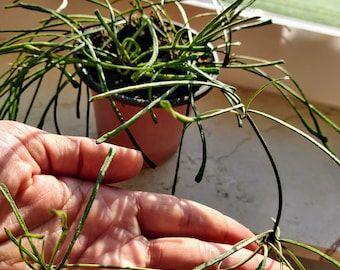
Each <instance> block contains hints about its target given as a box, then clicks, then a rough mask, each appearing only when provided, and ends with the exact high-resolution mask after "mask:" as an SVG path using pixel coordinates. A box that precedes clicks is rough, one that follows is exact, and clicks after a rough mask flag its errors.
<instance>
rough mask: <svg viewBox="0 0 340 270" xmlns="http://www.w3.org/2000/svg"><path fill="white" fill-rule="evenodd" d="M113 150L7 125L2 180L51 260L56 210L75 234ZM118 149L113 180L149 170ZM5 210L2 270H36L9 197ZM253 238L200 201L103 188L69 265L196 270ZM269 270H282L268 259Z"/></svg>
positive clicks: (0, 141)
mask: <svg viewBox="0 0 340 270" xmlns="http://www.w3.org/2000/svg"><path fill="white" fill-rule="evenodd" d="M110 147H113V146H112V145H109V144H100V145H97V144H96V143H95V142H94V141H93V140H91V139H88V138H82V137H67V136H60V135H53V134H49V133H47V132H44V131H41V130H38V129H36V128H32V127H30V126H27V125H24V124H20V123H17V122H11V121H0V153H1V160H0V181H1V182H2V183H5V184H6V185H7V187H8V189H9V190H10V192H11V194H12V196H13V198H14V200H15V202H16V204H17V206H18V208H19V211H20V213H21V214H22V216H23V217H24V220H25V222H26V224H27V226H28V228H29V230H30V231H31V232H32V233H35V234H44V235H45V236H46V245H45V257H46V261H48V256H49V255H50V254H51V250H52V248H53V246H54V244H55V241H56V240H57V238H58V237H59V234H60V228H61V227H60V226H61V225H60V218H58V217H56V216H55V215H52V214H51V212H50V210H51V209H58V210H64V211H65V212H66V214H67V217H68V225H69V229H70V232H73V231H74V229H75V227H76V225H77V224H78V221H79V219H80V217H81V213H82V210H83V209H84V207H85V205H86V203H87V200H88V198H89V196H90V193H91V190H92V188H93V182H94V181H95V180H96V178H97V175H98V171H99V169H100V167H101V165H102V162H103V161H104V159H105V157H106V155H107V153H108V150H109V148H110ZM114 148H115V151H116V155H115V157H114V159H113V161H112V163H111V166H110V167H109V169H108V171H107V173H106V175H105V179H104V182H105V183H115V182H118V181H122V180H125V179H128V178H131V177H133V176H135V175H136V174H137V173H138V172H139V170H140V169H141V167H142V162H143V161H142V157H141V154H140V153H139V152H137V151H134V150H129V149H125V148H120V147H114ZM0 205H1V207H0V269H28V268H27V267H26V265H25V264H24V263H23V262H22V260H21V258H20V256H19V253H18V251H17V250H18V249H17V247H15V245H14V244H13V243H12V242H11V241H9V240H8V238H7V236H6V235H5V233H4V230H3V228H5V227H6V228H8V229H10V230H11V232H12V233H13V234H14V235H15V236H16V237H19V236H20V234H21V231H20V229H19V225H18V223H17V221H16V219H15V218H14V216H13V214H12V212H11V209H10V207H9V205H8V203H7V202H6V200H5V199H4V197H3V196H2V195H1V194H0ZM71 235H72V233H70V235H69V236H68V237H67V238H66V240H65V244H64V245H63V246H62V248H61V253H60V254H59V256H57V259H56V263H57V262H58V260H60V258H61V256H62V254H63V251H65V249H66V246H67V244H68V243H69V241H70V238H71ZM252 236H253V234H252V233H251V232H250V230H249V229H247V228H246V227H245V226H243V225H241V224H239V223H238V222H236V221H235V220H233V219H231V218H229V217H227V216H225V215H223V214H221V213H219V212H217V211H215V210H213V209H211V208H209V207H206V206H203V205H201V204H198V203H195V202H193V201H189V200H185V199H180V198H177V197H174V196H170V195H164V194H155V193H147V192H135V191H129V190H124V189H119V188H115V187H113V186H107V185H102V186H101V187H100V189H99V191H98V194H97V197H96V200H95V202H94V204H93V207H92V208H91V211H90V214H89V216H88V219H87V221H86V224H85V227H84V229H83V231H82V233H81V235H80V237H79V239H78V241H77V243H76V245H75V246H74V249H73V251H72V253H71V256H70V257H69V259H68V261H67V263H100V264H106V265H124V266H139V267H149V268H157V269H192V268H193V267H194V266H196V265H199V264H201V263H202V262H204V261H205V260H208V259H211V258H214V257H216V256H218V255H220V254H221V253H223V252H225V251H226V250H228V249H229V248H230V245H231V244H234V243H236V242H238V241H240V240H242V239H245V238H249V237H252ZM248 248H249V249H254V248H256V246H255V244H254V245H252V246H249V247H248ZM249 252H250V251H249V250H246V249H245V250H243V251H242V252H238V253H237V254H236V255H235V256H234V257H232V258H230V259H228V260H226V261H225V262H224V264H223V267H225V266H227V265H231V264H234V263H237V262H238V261H240V260H242V258H245V256H247V254H249ZM260 260H261V258H260V255H258V257H255V258H254V259H252V260H251V261H250V262H248V263H247V264H246V265H245V266H244V267H243V268H238V269H255V268H256V266H257V265H258V262H259V261H260ZM78 269H79V268H78ZM266 269H280V268H279V264H278V263H276V262H274V261H268V266H267V268H266Z"/></svg>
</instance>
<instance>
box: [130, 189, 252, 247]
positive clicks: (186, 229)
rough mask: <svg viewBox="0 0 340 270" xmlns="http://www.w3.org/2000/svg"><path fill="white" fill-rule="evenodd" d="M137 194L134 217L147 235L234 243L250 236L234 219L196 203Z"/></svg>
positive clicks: (166, 196)
mask: <svg viewBox="0 0 340 270" xmlns="http://www.w3.org/2000/svg"><path fill="white" fill-rule="evenodd" d="M137 196H138V204H139V212H138V220H139V223H140V226H141V229H142V231H143V234H145V235H147V236H149V237H155V238H156V237H164V236H186V237H193V238H198V239H201V240H205V241H210V242H218V243H227V244H234V243H237V242H239V241H240V240H242V239H245V238H250V237H252V236H253V233H252V232H251V231H250V230H249V229H248V228H246V227H245V226H243V225H241V224H240V223H238V222H237V221H235V220H234V219H232V218H229V217H227V216H225V215H223V214H221V213H220V212H218V211H216V210H214V209H212V208H209V207H207V206H204V205H201V204H199V203H195V202H192V201H189V200H185V199H179V198H176V197H174V196H168V195H160V194H152V193H143V192H140V193H138V194H137ZM161 217H163V218H161ZM250 248H251V249H255V248H256V245H255V244H253V245H251V247H250Z"/></svg>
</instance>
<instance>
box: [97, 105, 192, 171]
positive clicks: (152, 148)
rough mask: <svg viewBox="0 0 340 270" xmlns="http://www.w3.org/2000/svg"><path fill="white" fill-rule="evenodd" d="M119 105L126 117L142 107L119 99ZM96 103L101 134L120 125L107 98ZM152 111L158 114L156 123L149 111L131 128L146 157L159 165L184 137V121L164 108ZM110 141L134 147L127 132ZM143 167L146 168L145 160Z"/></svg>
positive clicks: (184, 109) (181, 108)
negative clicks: (178, 119)
mask: <svg viewBox="0 0 340 270" xmlns="http://www.w3.org/2000/svg"><path fill="white" fill-rule="evenodd" d="M116 105H117V108H118V109H119V111H120V112H121V114H122V116H123V118H124V119H126V120H127V119H130V118H131V117H132V116H134V115H135V114H136V113H137V112H139V111H140V110H141V107H138V106H135V105H131V104H127V103H123V102H119V101H116ZM93 106H94V112H95V118H96V125H97V131H98V135H99V136H101V135H103V134H105V133H107V132H108V131H111V130H112V129H114V128H116V127H118V126H119V125H120V121H119V119H118V117H117V116H116V115H115V113H114V112H113V109H112V107H111V104H110V102H109V101H108V99H100V100H96V101H95V102H94V103H93ZM186 107H187V106H186V105H180V106H176V110H177V111H178V112H180V113H183V114H185V111H186ZM153 112H154V113H155V115H156V117H157V123H154V121H153V119H152V118H151V115H150V114H149V113H146V114H145V115H143V116H142V117H141V118H140V119H138V120H137V121H136V122H135V123H133V124H132V125H131V126H130V127H129V130H130V132H131V133H132V134H133V137H134V139H135V140H136V142H137V144H138V145H139V146H140V147H141V149H142V150H143V152H144V153H145V154H146V155H147V157H148V158H149V159H151V160H152V162H154V163H155V164H156V165H160V164H162V163H163V162H165V161H166V160H168V159H169V158H170V157H171V156H172V155H173V154H174V153H175V152H176V150H177V148H178V146H179V143H180V140H181V134H182V128H183V124H182V123H181V122H179V121H177V120H176V119H175V118H173V117H172V116H171V115H170V113H168V112H167V111H165V110H164V109H162V108H154V109H153ZM109 142H110V143H113V144H115V145H121V146H125V147H129V148H134V146H133V144H132V142H131V140H130V138H129V136H128V135H127V132H126V131H123V132H120V133H119V134H118V135H116V136H115V137H113V138H112V139H111V140H110V141H109ZM144 167H147V164H146V163H144Z"/></svg>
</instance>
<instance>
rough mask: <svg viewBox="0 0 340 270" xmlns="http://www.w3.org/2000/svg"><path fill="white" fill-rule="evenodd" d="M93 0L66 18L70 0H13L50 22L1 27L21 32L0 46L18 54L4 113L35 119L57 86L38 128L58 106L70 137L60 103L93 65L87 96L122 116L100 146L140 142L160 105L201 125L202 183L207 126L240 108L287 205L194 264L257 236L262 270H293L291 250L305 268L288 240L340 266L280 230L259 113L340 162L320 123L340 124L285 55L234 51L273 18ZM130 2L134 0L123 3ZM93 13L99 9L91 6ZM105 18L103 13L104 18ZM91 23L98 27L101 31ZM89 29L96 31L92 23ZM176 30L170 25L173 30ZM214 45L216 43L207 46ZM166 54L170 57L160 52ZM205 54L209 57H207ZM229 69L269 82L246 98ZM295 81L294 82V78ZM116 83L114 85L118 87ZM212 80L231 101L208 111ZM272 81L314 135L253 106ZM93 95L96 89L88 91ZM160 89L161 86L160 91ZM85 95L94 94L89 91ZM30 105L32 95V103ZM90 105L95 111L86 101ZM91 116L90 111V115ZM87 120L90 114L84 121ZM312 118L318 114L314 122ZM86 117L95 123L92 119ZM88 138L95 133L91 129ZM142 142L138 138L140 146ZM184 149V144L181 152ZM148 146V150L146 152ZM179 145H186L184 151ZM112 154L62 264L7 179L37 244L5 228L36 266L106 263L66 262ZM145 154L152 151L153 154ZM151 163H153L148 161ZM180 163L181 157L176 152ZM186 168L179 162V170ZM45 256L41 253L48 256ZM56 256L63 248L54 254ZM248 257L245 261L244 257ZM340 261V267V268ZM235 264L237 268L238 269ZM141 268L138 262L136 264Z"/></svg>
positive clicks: (4, 88)
mask: <svg viewBox="0 0 340 270" xmlns="http://www.w3.org/2000/svg"><path fill="white" fill-rule="evenodd" d="M84 1H85V0H84ZM86 2H89V3H91V4H92V5H93V9H94V11H93V12H92V13H90V14H81V15H80V14H67V13H66V12H64V11H65V10H66V9H64V8H65V7H66V6H67V5H66V4H67V1H63V4H65V5H61V6H60V7H59V8H57V9H53V8H46V7H43V6H40V5H34V4H26V3H23V2H20V1H14V3H13V5H10V6H8V7H7V8H10V9H14V8H20V9H24V10H26V11H34V12H36V13H37V14H42V15H45V16H46V18H45V19H42V20H41V21H40V24H39V25H38V26H37V27H35V28H33V29H30V30H26V29H14V30H13V29H7V30H4V29H2V30H1V32H3V33H4V32H6V33H7V34H8V33H12V34H13V35H12V36H11V37H10V38H8V39H6V40H5V41H2V42H1V43H0V57H1V56H2V55H10V54H13V56H14V60H13V61H12V64H11V65H10V67H9V69H8V70H6V71H5V72H4V73H3V74H2V75H1V77H0V79H1V82H2V83H1V85H0V95H1V97H2V98H3V102H2V103H1V107H0V119H6V118H8V119H12V120H17V121H23V122H27V121H28V119H29V116H30V113H31V110H32V108H33V107H34V104H35V102H36V96H37V94H38V93H39V92H41V91H49V92H50V97H51V98H50V100H48V101H47V102H46V108H45V109H44V110H43V111H42V112H41V117H40V119H39V121H38V123H37V126H38V127H40V128H43V127H44V123H45V121H46V116H47V114H48V112H49V111H50V110H52V111H53V112H52V113H53V114H54V116H55V117H54V120H55V126H56V130H57V132H58V133H62V131H61V129H60V125H61V123H59V121H58V117H57V112H58V110H60V109H61V108H59V107H58V99H59V96H60V95H61V93H62V92H64V91H69V88H70V87H69V86H70V85H71V86H72V87H74V88H76V89H79V98H80V95H81V94H83V93H82V92H83V91H85V90H84V87H81V86H82V84H83V82H84V81H85V82H86V80H87V79H86V77H87V75H89V74H90V73H89V71H91V73H92V72H94V74H95V75H94V77H96V79H97V83H98V84H99V86H100V91H99V93H98V94H96V95H95V96H93V97H91V98H90V99H89V103H88V104H90V102H96V100H99V99H104V98H106V99H108V100H109V101H110V102H111V106H112V109H113V111H114V112H115V114H116V115H117V116H118V117H119V118H120V122H121V125H119V126H118V127H116V128H114V129H113V130H111V131H109V132H107V133H106V134H104V135H103V136H101V137H100V138H98V139H97V141H98V143H101V142H104V141H106V140H109V139H111V138H112V137H114V136H116V135H117V134H119V133H120V132H123V131H127V132H128V133H129V135H130V138H131V140H132V141H133V137H134V135H133V134H131V133H130V132H129V127H130V126H131V125H132V124H133V123H134V122H136V121H137V120H138V119H139V118H140V117H142V116H143V115H145V114H150V115H151V116H152V117H153V118H154V121H155V122H157V114H155V113H154V110H155V108H157V107H161V108H163V109H164V110H165V111H167V112H168V113H169V114H171V115H172V116H173V117H174V118H175V119H177V120H178V121H180V123H181V124H183V135H185V131H186V129H187V127H188V126H189V125H191V124H197V126H198V128H199V130H200V136H201V141H202V146H203V147H202V149H203V151H202V164H201V167H200V169H199V172H198V174H197V177H196V181H197V182H199V181H201V180H202V178H203V175H204V171H205V166H206V159H207V155H206V147H207V146H206V143H205V135H204V129H203V124H204V121H205V120H208V119H209V118H212V117H215V116H218V115H221V114H225V113H232V114H233V115H235V116H236V120H237V124H238V125H239V126H242V123H243V122H244V121H249V122H250V124H251V126H252V127H253V129H254V132H255V134H256V135H257V136H258V138H259V139H260V142H261V143H262V145H263V147H264V149H265V151H266V153H267V154H268V157H269V161H270V163H271V165H272V167H273V170H274V174H275V179H276V182H277V186H278V197H279V207H278V212H277V216H276V218H275V220H274V226H273V228H272V229H270V230H268V231H266V232H264V233H261V234H259V235H257V236H255V237H254V238H252V239H246V240H245V241H242V242H240V243H238V244H236V245H235V246H234V248H232V249H231V250H229V251H228V252H226V253H225V254H223V255H221V256H220V257H218V258H216V259H215V260H212V261H209V262H206V263H205V264H203V265H201V266H198V267H197V268H196V269H205V268H207V267H210V266H212V265H215V266H216V269H219V265H220V262H221V261H223V260H224V259H225V258H227V257H228V256H230V255H231V254H233V253H234V252H236V251H237V250H239V249H240V248H242V247H245V246H247V245H248V244H249V243H251V242H257V243H258V245H259V248H258V250H256V251H255V252H254V254H256V253H260V252H261V253H263V254H264V260H263V261H262V262H260V264H259V267H258V269H263V268H264V265H265V262H266V258H268V256H269V255H272V254H273V253H275V254H276V255H277V259H278V260H279V261H280V262H281V263H282V265H285V266H288V267H289V268H290V269H294V266H293V265H292V264H291V263H290V261H289V260H288V259H287V256H288V257H290V258H292V259H293V261H294V262H295V263H296V264H297V265H298V267H300V269H304V268H303V265H302V263H301V262H300V261H299V259H298V258H297V257H296V256H295V255H294V254H293V253H292V252H290V250H289V249H288V248H287V247H286V243H292V244H295V245H298V246H302V247H303V248H306V249H308V250H310V251H311V252H315V253H317V254H319V255H321V256H322V257H324V258H325V259H327V260H328V261H329V262H331V263H333V264H334V265H336V266H339V262H337V261H335V260H334V259H332V258H330V257H329V256H327V255H325V254H321V253H320V252H319V251H317V250H315V249H313V248H312V247H309V246H307V245H304V244H302V243H298V242H295V241H291V240H287V239H282V238H281V237H280V234H279V222H280V217H281V210H282V189H281V180H280V176H279V174H278V170H277V169H276V165H275V162H274V159H273V157H272V155H271V152H270V149H269V147H268V146H267V144H266V142H265V140H264V138H263V137H262V136H261V132H260V130H259V129H258V128H257V126H256V123H255V122H254V120H253V119H252V114H257V115H261V116H263V117H267V118H269V119H271V120H273V121H275V122H277V123H279V124H282V125H284V126H285V127H287V128H289V129H291V130H293V131H294V132H297V133H299V134H300V135H301V136H303V137H305V138H306V139H308V140H310V141H311V142H312V143H314V144H315V145H317V146H318V147H319V148H320V149H322V150H323V151H324V152H325V153H327V155H329V157H330V158H331V159H332V160H333V161H335V162H336V163H337V164H339V165H340V162H339V159H338V158H337V157H336V156H335V155H334V154H333V153H332V151H331V149H330V147H329V146H328V143H327V138H326V136H324V134H323V133H322V131H321V129H320V127H319V121H322V122H325V123H326V124H328V125H329V126H330V127H331V128H333V129H334V130H336V131H337V132H339V131H340V129H339V127H337V126H336V125H335V124H334V123H333V122H332V121H330V120H329V119H328V118H327V117H325V116H324V115H323V114H322V113H321V112H320V111H319V110H317V109H316V108H315V107H314V106H313V105H312V104H310V103H309V101H308V99H307V98H306V96H305V95H304V93H303V91H302V90H301V88H300V87H299V85H298V84H297V82H296V81H295V80H294V79H293V77H292V76H291V75H290V74H289V72H287V71H286V70H285V69H284V68H283V67H282V66H281V65H282V64H283V61H282V60H278V61H266V60H263V59H259V58H257V57H255V56H240V55H236V54H234V53H233V48H234V46H237V45H239V44H238V43H237V42H236V41H234V39H233V35H234V33H235V32H237V31H242V30H244V29H251V28H254V27H259V26H263V25H266V24H269V23H270V20H264V21H263V20H261V18H259V17H256V16H255V17H243V16H241V13H242V11H243V10H244V9H246V8H248V7H249V6H250V5H251V4H252V3H253V2H254V1H252V0H250V1H244V0H236V1H234V2H233V3H232V4H230V5H229V6H225V5H224V4H223V3H221V2H220V1H217V0H216V1H213V2H214V5H215V10H212V11H211V12H209V13H202V14H197V15H194V16H193V17H189V16H188V15H187V14H186V8H190V7H187V6H184V5H182V1H180V0H163V1H162V0H159V1H145V0H134V1H132V2H131V3H129V7H127V8H126V9H124V10H120V9H118V6H119V4H121V3H122V2H123V1H114V3H113V4H111V3H110V1H108V0H102V1H100V0H88V1H86ZM125 4H127V3H125ZM173 5H174V6H175V7H176V8H177V10H178V12H179V14H180V15H181V18H182V26H181V27H178V26H175V25H174V24H173V20H172V18H171V16H170V13H169V11H168V7H169V6H173ZM91 11H92V10H91ZM104 13H105V14H107V15H106V16H104V15H103V14H104ZM202 19H205V20H208V23H207V24H205V26H203V27H202V28H201V29H195V31H193V30H192V29H191V28H190V25H192V24H193V23H194V22H195V21H196V20H202ZM92 26H95V27H94V28H93V27H92ZM89 27H90V28H89ZM124 27H129V29H133V31H131V35H130V36H129V35H128V36H124V38H123V39H122V38H121V37H120V34H119V33H121V30H122V29H124ZM169 29H170V30H169ZM146 33H147V36H150V41H149V43H148V45H147V46H144V45H142V44H139V43H138V38H137V37H138V36H139V35H140V34H142V35H145V34H146ZM98 36H99V37H100V36H103V37H105V38H104V40H103V41H100V42H99V43H96V42H94V39H93V37H98ZM208 44H212V45H209V46H208ZM213 53H218V54H219V55H220V60H218V59H216V60H212V61H211V55H212V54H213ZM164 55H165V56H166V57H165V58H162V57H160V56H164ZM207 59H208V60H209V61H207ZM268 67H271V68H274V69H275V70H276V72H275V74H277V72H279V73H280V75H276V76H272V75H270V74H269V73H268V72H267V68H268ZM221 69H242V70H244V71H245V72H249V73H251V74H256V75H257V76H259V77H261V78H263V79H264V80H265V81H266V83H264V85H263V87H261V88H260V89H258V90H257V91H255V92H254V94H253V95H252V96H251V98H250V99H249V100H242V99H241V98H240V97H239V95H238V92H237V89H236V88H235V87H234V86H232V85H229V84H228V83H227V82H225V80H222V79H218V78H216V76H215V75H217V74H219V72H220V70H221ZM83 70H85V75H84V74H83V75H80V76H79V74H81V73H80V71H83ZM52 72H58V73H59V77H58V80H57V82H56V84H55V88H54V90H51V88H48V89H46V88H43V87H41V86H42V85H43V81H44V80H47V79H48V74H50V73H52ZM112 72H114V73H115V74H118V78H119V79H118V81H120V80H121V78H122V77H124V80H123V81H124V83H123V84H122V85H119V83H116V81H115V82H114V83H112V82H110V81H109V76H108V74H112ZM287 81H289V82H290V83H286V82H287ZM116 84H117V86H114V87H113V85H116ZM201 86H208V87H211V88H213V90H212V91H221V92H222V94H223V96H224V97H225V99H226V101H227V104H228V106H226V107H225V108H215V109H213V110H211V111H208V112H200V111H198V109H197V108H196V104H195V89H196V87H201ZM269 86H270V87H274V88H275V89H276V90H277V91H278V92H279V93H280V94H281V95H282V96H283V97H284V98H285V100H286V101H287V102H288V103H289V104H290V105H291V107H292V109H293V110H294V111H295V112H296V114H297V115H298V117H299V118H300V120H301V121H302V123H303V124H304V126H305V127H306V128H307V130H308V132H309V134H307V133H305V132H303V131H301V130H299V129H297V128H295V127H293V126H291V125H289V124H288V123H285V122H284V121H282V120H280V119H278V118H276V117H274V116H271V115H269V114H267V113H266V112H262V111H258V110H254V109H252V108H251V106H252V102H253V101H254V100H255V99H257V98H260V97H261V95H260V93H262V92H263V91H264V90H265V89H266V88H267V87H269ZM86 90H87V92H89V88H88V87H86ZM159 90H161V91H159ZM183 91H184V92H185V95H186V97H187V98H186V106H187V107H188V109H187V112H189V111H190V109H191V110H192V112H193V113H192V115H189V113H181V112H178V111H177V110H176V107H175V106H173V104H172V103H171V99H172V97H174V96H176V95H177V94H179V92H183ZM29 92H30V93H31V95H29V96H30V97H31V100H30V101H29V102H28V103H29V104H30V105H29V107H28V108H27V109H26V111H24V112H21V110H24V109H23V106H21V105H22V103H23V99H22V97H23V95H24V94H26V98H27V93H29ZM141 92H144V93H146V100H147V103H146V105H145V106H144V107H141V108H140V110H139V111H138V112H137V113H136V114H135V115H134V116H132V117H131V118H129V119H123V117H121V114H120V111H119V109H117V107H116V101H115V100H116V98H117V97H118V96H120V95H130V96H135V95H136V94H137V93H138V96H139V94H140V93H141ZM86 96H87V97H89V96H90V95H89V94H87V95H86ZM25 102H26V103H27V100H25ZM298 105H303V106H304V107H305V109H306V110H307V112H308V117H306V116H304V114H303V113H302V111H301V110H300V109H299V106H298ZM88 108H89V107H88ZM19 112H21V114H22V115H24V117H23V119H19V117H18V116H19ZM86 115H88V113H86ZM85 118H86V117H85ZM308 119H311V121H310V120H308ZM86 121H88V120H87V119H86ZM86 135H87V134H86ZM135 146H136V147H137V148H138V143H136V142H135ZM180 149H181V148H180ZM141 150H143V149H141ZM180 152H181V151H179V153H180ZM110 158H112V156H111V155H109V157H108V160H107V161H106V163H105V166H104V167H103V169H102V171H101V172H99V175H100V176H99V178H98V181H97V183H96V185H95V187H94V189H93V193H92V196H91V199H90V201H89V204H88V207H87V209H86V211H85V212H84V214H83V218H82V220H81V223H80V224H79V226H78V230H77V233H76V234H75V235H74V237H73V239H72V242H71V243H70V247H69V249H68V251H67V253H66V254H65V256H64V259H63V260H62V263H61V264H58V265H56V264H55V263H54V261H53V259H54V258H53V256H52V258H51V259H50V261H49V262H48V263H45V262H44V260H43V259H42V258H41V257H39V256H42V255H43V254H40V253H39V252H38V251H37V250H36V247H35V246H34V243H33V242H32V241H30V239H33V238H39V239H42V241H44V238H43V236H36V235H32V234H30V232H29V229H28V228H27V226H26V225H25V223H24V221H23V220H22V219H21V218H20V213H19V212H18V210H17V208H16V206H15V202H14V201H13V200H12V199H11V196H10V193H9V191H8V190H7V189H6V187H5V186H4V185H1V191H2V193H3V195H4V196H5V197H6V199H7V200H8V201H9V203H10V205H11V207H12V209H13V211H14V213H15V215H16V218H17V219H18V222H19V223H20V225H21V226H22V229H23V231H24V236H23V237H24V238H25V239H27V240H28V243H29V245H30V249H32V250H33V252H32V251H31V250H30V249H29V248H26V247H25V246H23V245H22V242H21V241H20V239H16V238H15V237H14V236H13V235H12V234H11V232H10V231H6V233H7V235H8V237H9V238H10V239H11V240H12V241H13V242H14V243H15V244H16V245H17V246H18V247H19V249H20V251H21V254H22V258H23V260H25V262H27V264H28V265H29V266H30V267H31V268H35V269H38V267H39V268H42V269H62V268H66V267H67V268H71V267H82V268H95V267H98V268H101V267H103V266H101V265H94V264H86V265H68V264H67V263H66V260H67V256H69V254H70V252H71V251H72V245H73V244H74V242H75V241H76V239H77V237H78V236H79V234H80V233H81V228H82V226H83V222H84V221H85V220H86V217H87V214H88V212H89V210H90V208H91V203H92V202H93V200H94V198H95V196H96V191H97V190H98V188H99V184H100V181H101V179H102V178H101V177H102V175H103V173H104V172H105V168H106V166H107V165H108V163H109V161H110ZM145 159H146V160H147V156H145ZM148 162H150V164H152V161H150V160H148ZM178 164H180V155H179V158H178ZM178 168H179V165H178V166H177V168H176V171H177V170H178ZM175 188H176V181H174V188H173V193H174V192H175ZM54 213H55V214H57V215H60V217H61V220H62V222H61V223H62V228H63V234H62V236H61V238H60V241H59V242H58V243H56V248H55V250H56V252H57V250H58V247H59V246H60V244H61V242H62V241H64V239H65V235H66V234H67V228H65V226H64V224H65V223H66V218H67V217H66V216H65V215H64V214H63V213H62V212H58V211H55V212H54ZM42 253H43V252H42ZM54 255H55V254H54ZM248 259H249V258H245V262H246V261H247V260H248ZM339 267H340V266H339ZM105 268H112V269H119V268H124V269H127V267H124V266H105ZM234 268H237V266H235V267H233V268H232V269H234ZM128 269H139V268H128Z"/></svg>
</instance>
